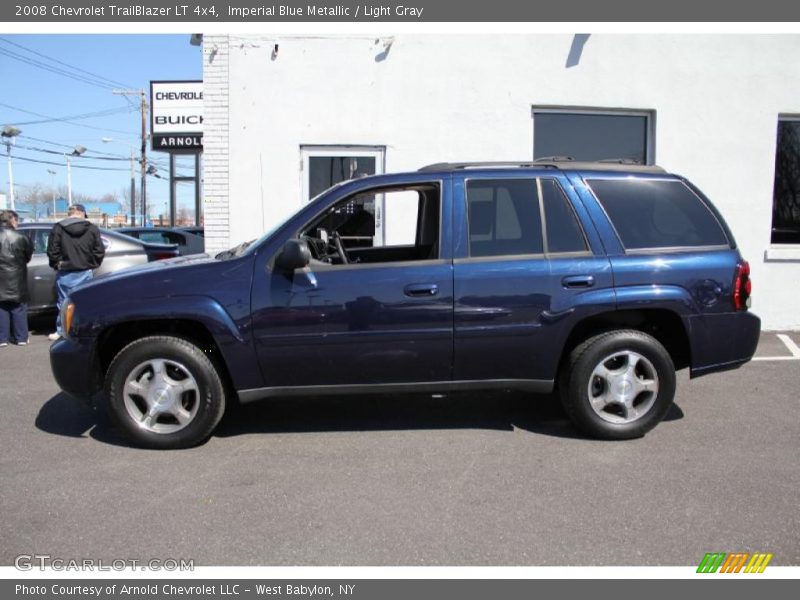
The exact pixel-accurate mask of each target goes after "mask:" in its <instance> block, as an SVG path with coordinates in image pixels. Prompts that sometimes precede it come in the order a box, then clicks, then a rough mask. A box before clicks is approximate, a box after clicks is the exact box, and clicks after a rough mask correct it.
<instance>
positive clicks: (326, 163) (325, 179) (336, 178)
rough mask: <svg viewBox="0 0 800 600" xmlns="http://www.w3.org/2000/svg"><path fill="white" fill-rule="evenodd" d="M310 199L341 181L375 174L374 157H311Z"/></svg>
mask: <svg viewBox="0 0 800 600" xmlns="http://www.w3.org/2000/svg"><path fill="white" fill-rule="evenodd" d="M308 169H309V175H308V194H309V196H308V197H309V199H310V198H314V197H315V196H317V195H319V194H321V193H322V192H324V191H325V190H327V189H328V188H329V187H331V186H333V185H336V184H337V183H339V182H340V181H346V180H348V179H356V178H358V177H364V176H365V175H374V174H375V157H373V156H358V157H356V156H311V157H309V159H308Z"/></svg>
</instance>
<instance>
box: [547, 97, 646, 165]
mask: <svg viewBox="0 0 800 600" xmlns="http://www.w3.org/2000/svg"><path fill="white" fill-rule="evenodd" d="M650 118H651V117H650V114H649V113H641V114H607V113H597V114H591V113H588V114H586V113H577V112H566V111H565V112H551V111H545V112H539V111H536V110H534V113H533V158H534V159H537V158H543V157H548V156H570V157H572V158H574V159H575V160H586V161H594V160H604V159H626V160H630V161H635V162H637V163H639V164H652V160H653V157H652V156H650V153H649V152H648V148H649V147H650V145H651V142H650V139H649V131H650Z"/></svg>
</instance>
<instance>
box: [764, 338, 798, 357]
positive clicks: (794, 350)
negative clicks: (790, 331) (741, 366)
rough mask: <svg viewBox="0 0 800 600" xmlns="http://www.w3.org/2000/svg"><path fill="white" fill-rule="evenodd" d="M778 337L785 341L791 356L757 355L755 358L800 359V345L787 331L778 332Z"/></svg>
mask: <svg viewBox="0 0 800 600" xmlns="http://www.w3.org/2000/svg"><path fill="white" fill-rule="evenodd" d="M775 335H776V337H777V338H778V339H779V340H780V341H782V342H783V345H784V346H786V348H787V350H789V352H790V354H791V356H756V357H753V360H800V347H798V346H797V344H795V343H794V340H793V339H792V338H790V337H789V336H788V335H786V334H785V333H777V334H775Z"/></svg>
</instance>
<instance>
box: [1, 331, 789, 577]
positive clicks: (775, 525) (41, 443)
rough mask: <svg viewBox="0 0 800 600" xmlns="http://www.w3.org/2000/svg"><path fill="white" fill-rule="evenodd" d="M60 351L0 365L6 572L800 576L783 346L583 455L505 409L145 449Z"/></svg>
mask: <svg viewBox="0 0 800 600" xmlns="http://www.w3.org/2000/svg"><path fill="white" fill-rule="evenodd" d="M789 340H790V341H793V342H794V343H795V344H800V333H790V334H789ZM48 348H49V342H48V341H47V338H46V337H45V336H43V335H35V336H33V340H32V343H31V344H30V345H29V346H28V347H24V348H23V347H8V348H5V349H2V350H0V365H2V369H1V371H2V380H3V383H2V386H0V405H2V408H3V419H2V421H0V439H1V440H2V442H1V443H2V452H1V453H0V480H2V486H0V515H2V516H1V517H0V520H1V521H2V522H1V523H0V564H3V565H10V564H13V561H14V557H15V556H17V555H19V554H49V555H51V556H54V557H61V558H64V559H81V558H87V557H88V558H103V559H106V560H112V559H127V558H137V559H149V558H160V559H166V558H184V559H189V558H191V559H194V561H195V564H196V565H696V564H698V563H699V561H700V560H701V559H702V557H703V555H704V554H705V553H706V552H711V551H722V552H735V551H750V552H753V551H761V552H771V553H773V554H774V558H773V560H772V563H771V564H773V565H798V564H800V510H799V508H798V507H800V501H799V500H798V490H800V460H798V459H799V458H800V419H799V418H798V410H799V409H800V394H799V393H798V392H799V391H800V360H786V359H787V358H790V357H792V348H791V345H788V346H787V344H786V343H785V342H784V341H782V340H781V339H779V338H778V337H776V335H775V334H773V333H764V334H762V343H761V345H760V346H759V351H758V354H757V356H759V357H762V358H765V359H767V360H760V361H754V362H751V363H749V364H748V365H746V366H744V367H742V368H741V369H739V370H737V371H733V372H729V373H722V374H716V375H710V376H707V377H703V378H700V379H696V380H694V381H691V382H690V381H689V380H688V376H687V375H686V373H682V374H681V375H680V377H679V385H678V393H677V399H676V405H675V407H674V408H673V410H672V412H671V413H670V414H669V416H668V418H667V420H666V421H665V422H663V423H662V424H661V425H659V426H658V427H657V428H656V429H655V430H653V431H652V432H651V433H650V434H648V435H647V437H645V438H643V439H640V440H635V441H628V442H598V441H592V440H588V439H584V438H582V437H580V436H579V435H578V434H577V433H576V432H575V430H573V429H572V427H571V425H570V424H569V423H568V421H567V419H566V417H565V416H564V414H563V412H562V411H561V409H560V407H559V406H558V404H557V403H556V402H555V401H554V400H553V399H552V398H548V397H543V398H534V399H533V400H532V399H531V398H530V397H528V396H525V395H522V394H512V393H494V394H486V395H476V394H472V395H456V396H449V397H446V398H431V397H429V396H392V397H363V398H357V399H314V398H309V399H305V400H298V399H292V400H280V401H271V402H269V403H266V404H260V405H257V406H250V407H246V408H243V409H240V410H239V411H238V412H237V413H235V414H233V415H229V416H226V418H225V419H224V420H223V422H222V424H221V426H220V427H219V429H218V430H217V433H216V434H215V435H214V436H213V437H212V438H211V439H210V440H209V441H208V443H206V444H205V445H203V446H201V447H199V448H194V449H191V450H183V451H173V452H158V451H146V450H139V449H135V448H131V447H128V446H127V445H126V443H125V441H124V439H122V438H121V437H119V436H118V435H117V434H116V433H115V431H114V430H113V428H112V427H111V426H110V424H109V423H108V421H107V419H106V418H105V417H104V416H103V415H102V413H97V412H94V411H91V410H89V409H87V408H83V407H82V406H80V405H78V404H76V403H75V402H74V401H72V400H71V399H69V398H68V397H66V396H65V395H63V394H60V393H59V391H58V388H57V387H56V384H55V382H54V381H53V379H52V377H51V375H50V370H49V362H48V356H47V354H48ZM774 359H777V360H774Z"/></svg>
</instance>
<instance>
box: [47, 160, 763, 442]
mask: <svg viewBox="0 0 800 600" xmlns="http://www.w3.org/2000/svg"><path fill="white" fill-rule="evenodd" d="M750 292H751V283H750V279H749V266H748V264H747V262H746V261H745V260H743V258H742V256H741V254H740V253H739V250H738V249H737V247H736V242H735V241H734V238H733V235H732V234H731V232H730V230H729V229H728V226H727V225H726V224H725V221H724V220H723V218H722V216H721V215H720V213H719V212H718V211H717V210H716V208H714V206H713V205H712V204H711V202H710V201H709V200H708V199H707V198H706V197H705V196H704V195H703V194H702V193H701V192H700V191H699V190H698V189H697V188H696V187H694V186H693V185H692V184H691V183H690V182H689V181H687V180H686V179H684V178H683V177H680V176H678V175H672V174H669V173H667V172H666V171H664V170H663V169H660V168H658V167H636V166H629V165H625V164H607V163H573V162H542V163H539V162H536V163H524V164H518V165H491V164H439V165H432V166H430V167H426V168H423V169H422V170H420V171H419V172H413V173H403V174H394V175H377V176H372V177H365V178H362V179H357V180H352V181H348V182H343V183H341V184H338V185H336V186H335V187H333V188H331V189H330V190H328V191H327V192H325V193H323V194H322V195H321V196H319V197H318V198H316V199H315V200H314V201H312V202H310V203H309V204H307V205H305V206H303V208H302V209H301V210H300V211H299V212H297V213H296V214H295V215H293V216H292V217H290V218H289V219H288V220H287V221H286V222H284V223H283V224H281V225H279V226H278V227H276V228H275V229H274V230H273V231H271V232H269V233H267V234H265V235H264V236H263V237H262V238H261V239H259V240H258V241H255V242H252V243H243V244H240V245H239V246H237V247H236V248H234V249H232V250H231V251H229V252H224V253H221V254H220V255H218V257H217V258H211V257H206V256H203V257H196V258H195V257H184V258H182V259H176V260H175V261H169V262H168V263H163V264H158V263H156V264H153V265H148V266H147V267H143V268H137V269H136V270H134V271H130V270H129V271H127V272H121V273H117V274H111V275H109V276H106V277H105V278H103V279H99V280H96V281H94V282H92V283H89V284H87V285H85V286H83V287H81V288H80V289H78V290H76V292H75V293H74V294H73V295H72V297H71V302H70V303H69V305H68V306H67V307H65V310H64V323H65V330H66V331H67V332H68V333H67V336H66V338H65V339H63V340H61V341H59V342H57V343H55V344H54V345H53V346H52V348H51V354H50V357H51V364H52V369H53V373H54V374H55V378H56V380H57V381H58V384H59V385H60V386H61V388H62V389H63V390H64V391H66V392H68V393H69V394H72V395H73V396H76V397H79V398H91V397H92V396H93V395H94V394H95V393H96V392H98V391H99V390H104V395H105V397H106V398H107V403H108V410H109V411H110V414H111V416H112V418H113V420H114V421H115V422H116V423H117V424H118V426H119V427H120V428H121V429H122V430H123V431H124V432H125V433H126V434H127V435H128V436H129V437H130V438H131V439H132V440H134V442H135V443H137V444H139V445H142V446H147V447H151V448H180V447H186V446H192V445H195V444H198V443H200V442H202V441H203V440H205V439H206V438H207V437H208V436H209V435H210V434H211V432H212V431H213V430H214V428H215V426H216V425H217V423H218V421H219V420H220V418H221V417H222V414H223V412H224V411H225V407H226V405H228V404H229V403H230V402H231V401H232V400H234V399H238V400H239V401H241V402H250V401H254V400H259V399H264V398H272V397H275V396H294V395H318V394H348V395H349V394H356V393H383V392H401V391H417V392H447V391H454V390H476V389H500V388H503V389H505V388H516V389H519V390H524V391H527V392H531V393H547V392H550V391H551V390H553V389H554V388H557V389H558V391H559V393H560V397H561V399H562V401H563V403H564V406H565V408H566V412H567V414H568V415H569V417H570V418H571V419H572V421H573V422H574V424H575V425H576V426H577V427H578V428H579V429H580V430H582V431H583V432H585V433H586V434H588V435H590V436H594V437H598V438H604V439H628V438H634V437H638V436H642V435H644V434H645V433H646V432H648V431H649V430H651V429H652V428H653V427H654V426H655V425H656V424H657V423H659V422H660V421H661V420H662V419H663V417H664V416H665V415H666V414H667V412H668V411H669V409H670V407H671V405H672V402H673V398H674V395H675V389H676V377H675V371H676V369H684V368H688V369H689V374H690V376H691V377H698V376H701V375H706V374H708V373H713V372H716V371H724V370H727V369H733V368H736V367H738V366H739V365H742V364H743V363H745V362H747V361H749V360H750V358H751V357H752V355H753V353H754V352H755V348H756V344H757V342H758V336H759V329H760V320H759V318H758V317H757V316H755V315H753V314H752V313H751V312H749V310H748V308H749V305H750Z"/></svg>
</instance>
